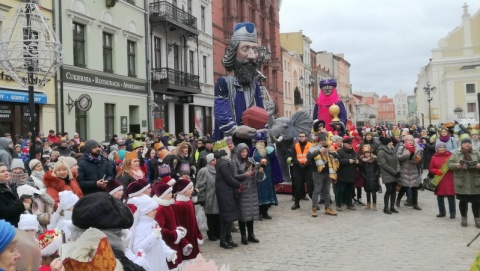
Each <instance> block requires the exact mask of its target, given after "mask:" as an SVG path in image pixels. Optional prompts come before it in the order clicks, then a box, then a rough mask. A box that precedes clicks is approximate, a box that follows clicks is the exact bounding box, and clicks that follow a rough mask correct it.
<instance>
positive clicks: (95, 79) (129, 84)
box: [62, 67, 147, 92]
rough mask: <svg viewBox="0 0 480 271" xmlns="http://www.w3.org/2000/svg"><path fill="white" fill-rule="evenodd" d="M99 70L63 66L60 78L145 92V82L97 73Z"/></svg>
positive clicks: (73, 81)
mask: <svg viewBox="0 0 480 271" xmlns="http://www.w3.org/2000/svg"><path fill="white" fill-rule="evenodd" d="M99 73H101V72H98V71H97V72H94V71H88V70H83V71H77V70H72V69H68V68H65V67H64V68H63V72H62V80H64V81H65V82H71V83H77V84H84V85H92V86H96V87H105V88H113V89H118V90H127V91H137V92H146V91H147V84H146V82H145V83H144V82H137V81H134V80H131V79H128V78H127V77H125V78H117V77H113V76H109V75H107V74H105V73H102V74H101V75H100V74H99Z"/></svg>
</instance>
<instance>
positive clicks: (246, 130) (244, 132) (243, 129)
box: [235, 125, 257, 139]
mask: <svg viewBox="0 0 480 271" xmlns="http://www.w3.org/2000/svg"><path fill="white" fill-rule="evenodd" d="M256 133H257V130H256V129H255V128H252V127H250V126H247V125H240V126H238V127H237V130H236V131H235V136H236V137H238V138H242V139H252V138H253V137H254V136H255V134H256Z"/></svg>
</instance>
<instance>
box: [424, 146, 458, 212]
mask: <svg viewBox="0 0 480 271" xmlns="http://www.w3.org/2000/svg"><path fill="white" fill-rule="evenodd" d="M435 149H436V150H437V152H436V153H435V154H434V155H433V157H432V160H431V161H430V168H429V171H430V174H432V175H436V176H437V177H436V178H438V179H440V182H439V183H438V185H437V189H436V190H435V195H437V202H438V211H439V212H438V215H437V217H444V216H445V215H446V211H445V197H446V198H448V207H449V211H450V218H452V219H453V218H455V213H456V209H455V186H454V183H453V171H452V170H449V169H448V164H447V162H448V159H450V157H451V156H452V154H451V153H450V152H449V151H447V149H446V144H445V143H443V142H439V143H437V144H436V146H435ZM444 166H445V167H444Z"/></svg>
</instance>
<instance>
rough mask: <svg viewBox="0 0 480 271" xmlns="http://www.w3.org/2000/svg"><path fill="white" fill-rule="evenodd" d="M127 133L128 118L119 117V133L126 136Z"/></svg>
mask: <svg viewBox="0 0 480 271" xmlns="http://www.w3.org/2000/svg"><path fill="white" fill-rule="evenodd" d="M127 132H128V118H127V116H121V117H120V133H122V134H126V133H127Z"/></svg>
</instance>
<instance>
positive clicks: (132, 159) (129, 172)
mask: <svg viewBox="0 0 480 271" xmlns="http://www.w3.org/2000/svg"><path fill="white" fill-rule="evenodd" d="M138 180H144V181H145V182H146V181H147V180H146V179H145V173H144V172H143V171H142V169H141V168H140V159H139V157H138V152H136V151H132V152H128V153H127V154H126V155H125V159H124V160H123V164H122V166H121V167H120V170H119V171H118V173H117V181H118V182H119V183H121V184H122V185H123V189H124V190H125V191H126V190H127V188H128V185H129V184H131V183H133V182H135V181H138Z"/></svg>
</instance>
